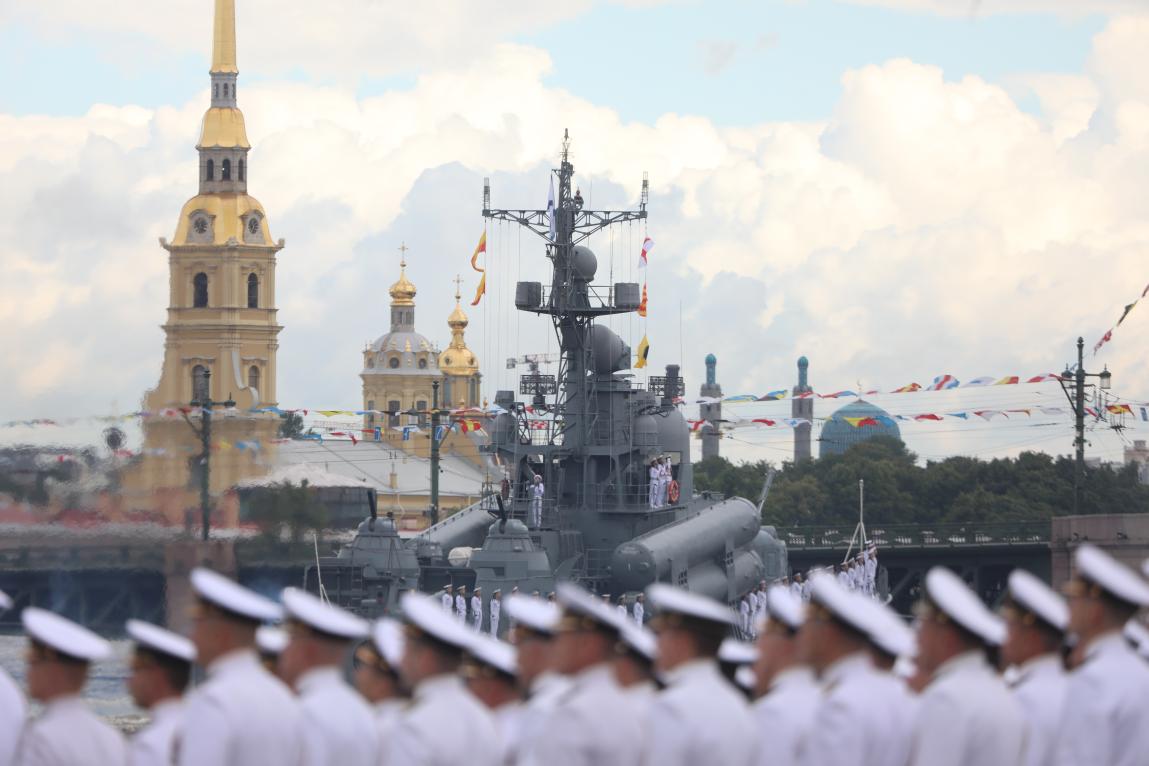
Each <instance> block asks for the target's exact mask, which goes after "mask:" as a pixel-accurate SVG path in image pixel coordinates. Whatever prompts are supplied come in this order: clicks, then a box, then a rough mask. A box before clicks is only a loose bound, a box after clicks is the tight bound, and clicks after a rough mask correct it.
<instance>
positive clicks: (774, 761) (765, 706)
mask: <svg viewBox="0 0 1149 766" xmlns="http://www.w3.org/2000/svg"><path fill="white" fill-rule="evenodd" d="M765 601H766V606H765V611H764V613H763V620H762V625H761V627H760V628H759V630H758V660H757V662H755V663H754V676H755V683H756V688H755V690H754V691H755V695H756V696H757V697H758V701H757V702H755V703H754V707H753V713H754V722H755V724H756V725H757V728H758V737H759V742H758V746H757V748H758V749H757V752H756V754H755V763H757V764H760V766H794V764H796V763H798V749H799V746H800V745H801V743H802V742H803V740H804V739H805V738H806V736H807V734H808V733H809V731H810V729H811V727H812V726H813V724H814V714H815V713H816V712H817V710H818V702H819V699H820V698H821V690H820V689H819V688H818V685H817V684H816V683H815V682H814V673H813V671H812V670H810V667H809V666H808V665H806V664H805V663H803V662H802V661H801V660H800V659H799V658H798V645H797V641H796V638H797V635H798V629H799V628H801V627H802V619H803V612H804V610H805V606H804V605H803V604H802V601H801V599H799V598H795V597H794V596H793V594H791V593H790V591H789V589H788V588H786V587H785V586H783V585H773V586H771V587H770V588H769V589H768V590H767V591H766V599H765Z"/></svg>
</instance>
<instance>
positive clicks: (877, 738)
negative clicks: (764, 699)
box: [798, 575, 910, 766]
mask: <svg viewBox="0 0 1149 766" xmlns="http://www.w3.org/2000/svg"><path fill="white" fill-rule="evenodd" d="M860 602H861V597H859V596H857V595H855V594H853V593H851V592H849V591H848V590H847V589H846V588H844V587H843V586H841V585H839V584H838V583H837V581H836V580H835V579H834V578H832V577H830V576H828V575H814V576H813V577H811V578H810V604H809V606H808V607H807V609H806V616H805V620H804V622H803V623H802V628H801V630H800V631H799V634H798V651H799V656H800V657H801V659H802V660H803V661H805V662H807V663H808V664H809V665H810V666H811V667H813V668H814V671H815V673H817V675H818V678H819V680H820V681H821V683H822V686H823V687H824V694H823V697H822V701H821V702H820V703H819V705H818V712H817V713H816V714H815V717H814V724H813V728H812V730H811V731H812V732H816V734H811V735H810V736H808V737H807V738H806V740H805V742H804V743H803V745H802V746H801V749H800V755H799V763H801V764H804V766H820V764H831V763H850V764H857V766H904V763H905V760H904V756H905V751H906V746H905V741H906V739H907V738H908V737H909V735H910V732H908V731H905V730H898V729H896V728H895V725H894V722H893V721H892V720H891V719H890V717H889V711H887V710H886V709H885V708H884V707H881V706H879V705H876V704H874V698H875V694H876V692H877V690H878V689H879V688H880V686H881V684H882V681H881V679H880V678H879V675H878V672H877V669H876V668H875V667H874V665H873V662H872V661H871V659H870V654H869V638H868V637H867V634H866V629H867V627H868V625H869V623H868V622H867V620H866V616H865V612H864V611H863V606H862V604H861V603H860ZM899 755H900V756H901V760H899Z"/></svg>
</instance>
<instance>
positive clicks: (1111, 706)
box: [1056, 545, 1149, 766]
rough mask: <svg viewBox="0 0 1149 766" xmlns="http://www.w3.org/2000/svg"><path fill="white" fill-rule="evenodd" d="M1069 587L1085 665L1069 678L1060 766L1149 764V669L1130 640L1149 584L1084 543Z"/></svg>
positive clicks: (1148, 599)
mask: <svg viewBox="0 0 1149 766" xmlns="http://www.w3.org/2000/svg"><path fill="white" fill-rule="evenodd" d="M1074 564H1075V569H1076V572H1075V574H1074V577H1073V579H1071V580H1070V581H1069V583H1068V584H1067V585H1066V594H1067V595H1068V597H1069V630H1070V632H1071V633H1073V634H1074V635H1075V636H1076V638H1077V640H1078V642H1079V649H1080V652H1081V655H1080V656H1081V664H1080V665H1079V666H1078V667H1077V668H1076V669H1075V670H1073V671H1072V672H1071V673H1070V674H1069V684H1068V687H1067V689H1066V695H1065V708H1064V712H1063V715H1062V719H1061V726H1060V730H1061V739H1060V741H1059V743H1058V753H1057V761H1056V762H1057V763H1058V764H1060V765H1061V766H1071V765H1072V766H1079V765H1080V764H1104V765H1105V766H1134V764H1145V763H1146V762H1147V761H1149V667H1146V664H1145V662H1144V661H1143V660H1141V659H1140V658H1139V657H1138V656H1137V655H1136V654H1135V653H1134V652H1133V650H1132V649H1131V648H1130V647H1129V644H1128V643H1127V642H1126V641H1125V639H1124V637H1123V636H1122V629H1123V628H1124V626H1125V624H1126V623H1127V622H1128V621H1129V620H1130V619H1131V618H1132V617H1133V616H1134V615H1135V614H1136V613H1137V610H1138V609H1140V608H1141V607H1144V606H1149V583H1146V582H1145V580H1144V579H1143V578H1142V577H1141V576H1140V575H1139V574H1138V573H1136V572H1134V571H1133V570H1131V569H1129V568H1128V567H1127V566H1125V565H1124V564H1121V563H1120V562H1118V561H1117V560H1115V559H1114V558H1112V557H1111V556H1109V554H1107V553H1104V552H1103V551H1102V550H1101V549H1100V548H1096V547H1094V546H1092V545H1082V546H1081V547H1080V548H1078V549H1077V552H1076V553H1075V554H1074Z"/></svg>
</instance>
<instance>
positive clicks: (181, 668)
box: [126, 620, 195, 766]
mask: <svg viewBox="0 0 1149 766" xmlns="http://www.w3.org/2000/svg"><path fill="white" fill-rule="evenodd" d="M126 629H127V633H128V636H129V637H130V638H131V639H132V640H133V641H134V642H135V649H134V651H133V654H132V664H131V671H132V674H131V676H129V677H128V690H129V691H130V692H131V695H132V699H133V700H134V701H135V703H136V704H137V705H139V706H140V707H142V708H144V709H145V710H147V711H148V715H149V717H150V718H151V721H150V722H149V723H148V725H147V726H146V727H144V728H143V729H141V730H140V731H139V733H137V734H136V735H135V737H133V738H132V741H131V745H130V746H129V753H128V764H129V766H171V764H172V763H174V762H175V756H176V747H177V745H178V743H179V741H180V738H181V736H182V735H183V695H184V691H185V690H186V689H187V686H188V682H189V681H190V680H191V670H192V663H194V662H195V646H194V645H193V644H192V642H191V641H189V640H187V639H186V638H184V637H183V636H180V635H176V634H175V633H172V632H171V631H169V630H164V629H163V628H161V627H159V626H158V625H152V624H151V623H148V622H141V621H140V620H128V623H127V625H126Z"/></svg>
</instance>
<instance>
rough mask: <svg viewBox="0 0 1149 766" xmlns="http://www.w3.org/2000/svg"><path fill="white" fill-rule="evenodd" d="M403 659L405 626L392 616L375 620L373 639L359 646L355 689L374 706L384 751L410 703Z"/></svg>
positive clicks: (377, 728)
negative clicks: (401, 672)
mask: <svg viewBox="0 0 1149 766" xmlns="http://www.w3.org/2000/svg"><path fill="white" fill-rule="evenodd" d="M402 660H403V626H402V625H401V624H400V623H399V622H398V621H396V620H393V619H391V618H390V617H384V618H383V619H381V620H379V621H378V622H377V623H375V625H374V626H372V628H371V640H370V641H365V642H363V643H362V644H360V645H359V646H358V647H357V648H356V649H355V688H356V689H358V690H359V693H360V694H362V695H363V698H364V699H366V700H367V703H368V704H369V705H371V707H372V710H373V713H374V716H375V729H376V731H377V732H378V733H379V746H380V754H382V752H383V749H385V748H386V747H387V743H388V742H389V741H390V738H391V733H392V731H393V729H394V727H395V726H396V724H397V723H398V721H399V716H400V714H401V713H402V712H403V708H404V707H406V705H407V691H406V688H405V687H404V686H403V683H402V681H400V679H399V664H400V662H402Z"/></svg>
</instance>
